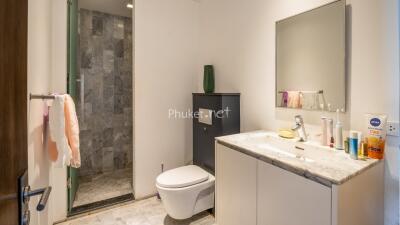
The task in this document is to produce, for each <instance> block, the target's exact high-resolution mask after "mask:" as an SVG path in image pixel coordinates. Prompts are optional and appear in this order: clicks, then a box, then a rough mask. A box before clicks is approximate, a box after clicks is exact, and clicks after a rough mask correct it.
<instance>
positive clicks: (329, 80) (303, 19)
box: [276, 0, 346, 111]
mask: <svg viewBox="0 0 400 225" xmlns="http://www.w3.org/2000/svg"><path fill="white" fill-rule="evenodd" d="M345 10H346V2H345V1H344V0H340V1H336V2H333V3H330V4H327V5H324V6H321V7H319V8H316V9H313V10H310V11H307V12H304V13H301V14H299V15H295V16H292V17H289V18H286V19H283V20H280V21H277V22H276V107H283V108H296V109H304V110H323V111H336V109H340V110H342V111H345V105H346V73H345V66H346V62H345V60H346V59H345V58H346V57H345V54H346V19H345V15H346V12H345Z"/></svg>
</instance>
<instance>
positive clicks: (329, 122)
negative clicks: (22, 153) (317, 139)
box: [326, 119, 333, 145]
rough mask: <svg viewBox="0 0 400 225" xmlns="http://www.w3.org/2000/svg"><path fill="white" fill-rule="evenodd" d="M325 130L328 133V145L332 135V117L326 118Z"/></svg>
mask: <svg viewBox="0 0 400 225" xmlns="http://www.w3.org/2000/svg"><path fill="white" fill-rule="evenodd" d="M327 130H328V134H327V140H326V141H327V142H328V145H330V143H331V141H332V137H333V119H327Z"/></svg>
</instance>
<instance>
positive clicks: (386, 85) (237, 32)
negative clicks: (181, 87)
mask: <svg viewBox="0 0 400 225" xmlns="http://www.w3.org/2000/svg"><path fill="white" fill-rule="evenodd" d="M328 2H330V0H311V1H310V0H301V1H293V0H279V1H265V0H203V1H201V4H200V15H201V19H200V24H201V25H200V40H201V44H200V50H201V53H200V64H214V65H215V70H216V91H217V92H240V93H241V94H242V95H241V106H242V108H241V112H242V114H241V122H242V123H241V124H242V131H250V130H255V129H267V130H276V129H277V128H279V127H283V126H285V127H287V126H291V125H292V124H293V122H292V121H293V117H294V115H295V114H297V113H300V114H302V115H303V116H304V118H305V122H306V123H308V124H309V126H308V128H310V129H312V130H313V132H314V133H315V132H316V131H318V130H319V127H318V124H319V118H320V116H321V115H325V114H327V113H320V112H306V111H299V110H290V109H289V110H288V109H286V110H285V109H275V99H274V98H275V94H274V90H275V21H277V20H280V19H283V18H286V17H289V16H292V15H295V14H297V13H299V12H302V11H306V10H308V9H311V8H314V7H317V6H320V5H322V4H326V3H328ZM347 3H348V5H350V6H351V11H352V12H351V14H352V16H351V20H350V21H351V29H350V30H349V31H350V33H349V36H348V38H349V40H350V43H349V46H350V52H349V53H350V54H349V56H350V59H349V71H348V74H349V78H348V79H349V93H348V97H349V98H348V100H349V104H348V105H349V106H348V111H347V113H346V114H345V115H342V117H343V120H344V121H345V127H346V128H347V129H350V128H351V129H357V130H362V129H363V125H364V120H363V118H364V113H366V112H378V113H386V114H388V116H389V120H394V121H399V45H398V40H399V29H398V27H399V24H398V21H399V19H398V16H399V12H398V9H399V6H398V1H396V0H347ZM201 79H202V75H201V73H200V72H199V74H198V82H197V83H198V90H201ZM327 115H330V116H334V114H327ZM315 129H317V130H315ZM399 142H400V141H399V138H389V140H388V146H387V152H386V159H385V224H386V225H395V224H398V223H399V218H398V215H399V180H398V175H399V174H398V172H399Z"/></svg>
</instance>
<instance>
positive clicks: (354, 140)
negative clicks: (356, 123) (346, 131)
mask: <svg viewBox="0 0 400 225" xmlns="http://www.w3.org/2000/svg"><path fill="white" fill-rule="evenodd" d="M349 152H350V158H352V159H358V132H357V131H351V132H350V140H349Z"/></svg>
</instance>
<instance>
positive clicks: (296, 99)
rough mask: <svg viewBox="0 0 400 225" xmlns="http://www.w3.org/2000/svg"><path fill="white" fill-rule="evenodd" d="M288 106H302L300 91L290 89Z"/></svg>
mask: <svg viewBox="0 0 400 225" xmlns="http://www.w3.org/2000/svg"><path fill="white" fill-rule="evenodd" d="M287 93H288V104H287V107H288V108H300V92H298V91H288V92H287Z"/></svg>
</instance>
